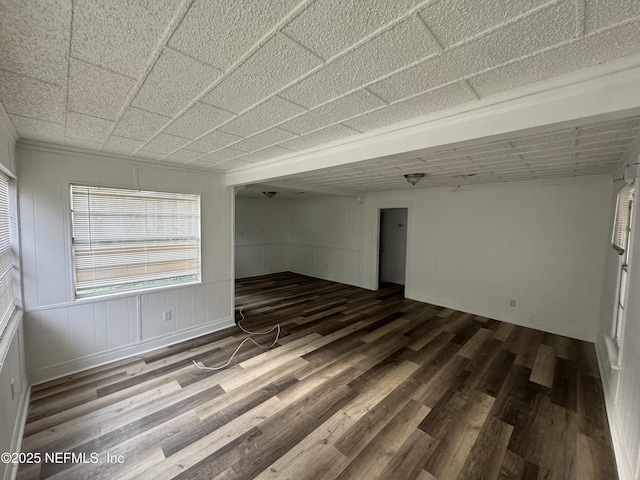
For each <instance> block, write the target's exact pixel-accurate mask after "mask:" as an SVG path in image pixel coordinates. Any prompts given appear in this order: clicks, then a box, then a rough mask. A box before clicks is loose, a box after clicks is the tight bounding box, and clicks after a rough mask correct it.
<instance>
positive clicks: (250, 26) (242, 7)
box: [169, 0, 298, 70]
mask: <svg viewBox="0 0 640 480" xmlns="http://www.w3.org/2000/svg"><path fill="white" fill-rule="evenodd" d="M297 3H298V1H297V0H271V1H268V2H267V1H235V2H229V1H222V0H196V1H195V2H194V3H193V5H191V7H190V8H189V11H188V12H187V14H186V15H185V17H184V18H183V19H182V22H181V23H180V26H179V27H178V28H177V29H176V31H175V33H174V34H173V36H172V37H171V40H170V41H169V46H171V47H173V48H175V49H176V50H180V51H182V52H184V53H186V54H188V55H191V56H192V57H195V58H197V59H198V60H201V61H203V62H206V63H208V64H209V65H213V66H214V67H216V68H219V69H220V70H226V69H227V68H229V67H230V66H231V65H232V64H233V63H234V62H235V61H237V60H238V59H239V58H240V57H241V56H242V55H243V54H244V53H245V52H247V51H248V50H249V49H250V48H251V47H252V46H253V45H254V44H255V43H256V42H257V41H258V40H260V38H261V37H262V36H263V35H264V34H266V33H267V31H269V30H270V29H271V28H273V27H274V26H275V25H276V24H277V23H278V22H279V21H280V20H281V19H282V18H283V17H284V16H285V15H286V14H287V13H288V12H289V10H291V8H293V7H294V6H295V5H296V4H297Z"/></svg>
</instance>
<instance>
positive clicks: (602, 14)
mask: <svg viewBox="0 0 640 480" xmlns="http://www.w3.org/2000/svg"><path fill="white" fill-rule="evenodd" d="M584 12H585V19H584V23H585V33H591V32H594V31H596V30H600V29H602V28H606V27H608V26H609V25H612V24H616V23H620V22H623V21H625V20H628V19H630V18H633V17H637V16H640V2H638V0H610V1H603V0H586V4H585V9H584Z"/></svg>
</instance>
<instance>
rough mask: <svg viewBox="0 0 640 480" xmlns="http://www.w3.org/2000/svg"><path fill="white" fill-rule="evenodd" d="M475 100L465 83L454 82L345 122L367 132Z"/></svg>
mask: <svg viewBox="0 0 640 480" xmlns="http://www.w3.org/2000/svg"><path fill="white" fill-rule="evenodd" d="M473 100H474V98H473V96H472V95H471V93H470V92H469V91H468V90H467V89H466V88H464V86H463V85H461V84H458V83H454V84H452V85H448V86H446V87H442V88H439V89H437V90H432V91H430V92H427V93H423V94H422V95H418V96H417V97H413V98H410V99H408V100H403V101H402V102H399V103H395V104H393V105H390V106H388V107H385V108H381V109H379V110H375V111H373V112H371V113H365V114H364V115H362V116H360V117H356V118H354V119H352V120H349V121H347V122H344V123H345V124H346V125H347V126H349V127H351V128H355V129H356V130H358V131H361V132H365V131H367V130H372V129H374V128H379V127H384V126H387V125H391V124H392V123H396V122H401V121H403V120H408V119H410V118H413V117H418V116H420V115H426V114H428V113H432V112H436V111H438V110H442V109H445V108H449V107H453V106H455V105H459V104H461V103H465V102H471V101H473Z"/></svg>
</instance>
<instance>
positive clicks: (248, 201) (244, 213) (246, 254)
mask: <svg viewBox="0 0 640 480" xmlns="http://www.w3.org/2000/svg"><path fill="white" fill-rule="evenodd" d="M288 203H289V202H288V201H287V200H280V199H277V198H247V197H241V196H236V212H235V246H236V251H235V273H236V278H245V277H254V276H257V275H267V274H270V273H278V272H286V271H287V241H288V235H289V221H288V208H289V207H288Z"/></svg>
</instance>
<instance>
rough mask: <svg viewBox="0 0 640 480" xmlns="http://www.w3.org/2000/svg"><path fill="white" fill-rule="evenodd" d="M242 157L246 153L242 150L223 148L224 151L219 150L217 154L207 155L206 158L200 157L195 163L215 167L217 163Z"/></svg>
mask: <svg viewBox="0 0 640 480" xmlns="http://www.w3.org/2000/svg"><path fill="white" fill-rule="evenodd" d="M240 155H244V152H242V151H240V150H235V149H233V148H223V149H222V150H217V151H215V152H211V153H210V154H208V155H205V156H204V157H200V158H199V159H198V160H196V161H195V162H198V163H199V164H206V165H207V166H210V165H215V164H217V163H222V162H225V161H227V160H230V159H232V158H235V157H239V156H240ZM195 162H189V164H192V163H195Z"/></svg>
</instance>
